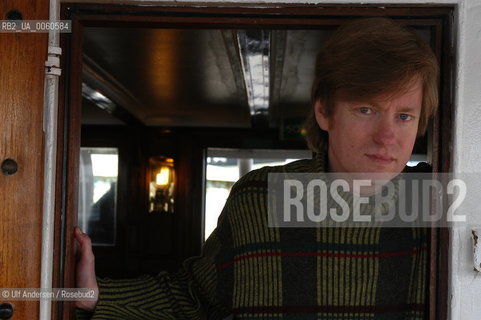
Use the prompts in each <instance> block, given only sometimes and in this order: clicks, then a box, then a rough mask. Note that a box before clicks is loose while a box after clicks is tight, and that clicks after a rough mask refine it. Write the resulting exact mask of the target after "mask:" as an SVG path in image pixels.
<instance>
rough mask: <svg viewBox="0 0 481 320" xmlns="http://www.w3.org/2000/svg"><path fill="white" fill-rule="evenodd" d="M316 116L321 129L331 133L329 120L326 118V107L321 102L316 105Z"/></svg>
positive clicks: (318, 101)
mask: <svg viewBox="0 0 481 320" xmlns="http://www.w3.org/2000/svg"><path fill="white" fill-rule="evenodd" d="M314 114H315V116H316V121H317V124H318V125H319V127H320V128H321V129H322V130H324V131H329V118H328V117H327V116H326V112H325V109H324V105H323V104H322V103H321V101H320V100H317V101H316V103H315V104H314Z"/></svg>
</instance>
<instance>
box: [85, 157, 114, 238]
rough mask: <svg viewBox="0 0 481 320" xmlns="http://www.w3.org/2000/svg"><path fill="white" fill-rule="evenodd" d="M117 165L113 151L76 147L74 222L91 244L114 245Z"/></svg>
mask: <svg viewBox="0 0 481 320" xmlns="http://www.w3.org/2000/svg"><path fill="white" fill-rule="evenodd" d="M118 163H119V152H118V149H117V148H80V166H79V172H80V174H79V214H78V219H79V221H78V223H79V226H80V227H81V228H82V230H83V232H85V233H87V234H88V235H89V236H90V238H91V239H92V244H93V245H97V246H113V245H115V234H116V232H115V220H116V203H117V201H116V200H117V178H118Z"/></svg>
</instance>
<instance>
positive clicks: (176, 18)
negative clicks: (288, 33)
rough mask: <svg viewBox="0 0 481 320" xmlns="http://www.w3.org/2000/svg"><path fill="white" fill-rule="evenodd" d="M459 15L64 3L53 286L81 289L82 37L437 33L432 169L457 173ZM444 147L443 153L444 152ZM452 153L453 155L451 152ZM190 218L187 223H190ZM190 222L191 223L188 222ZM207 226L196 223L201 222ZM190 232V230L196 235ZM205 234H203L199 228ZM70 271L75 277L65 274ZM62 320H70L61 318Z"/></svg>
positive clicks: (432, 282) (444, 257)
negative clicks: (95, 33) (353, 25)
mask: <svg viewBox="0 0 481 320" xmlns="http://www.w3.org/2000/svg"><path fill="white" fill-rule="evenodd" d="M454 11H455V7H454V6H448V5H429V6H426V5H414V4H413V5H399V4H392V5H387V4H385V5H383V7H379V6H375V5H362V6H361V5H340V4H336V5H333V4H331V5H329V4H322V5H307V4H306V5H303V4H262V5H256V7H255V8H253V7H252V5H249V4H225V3H223V4H222V6H220V4H218V5H217V6H216V5H215V4H205V3H199V4H195V3H189V4H169V5H158V6H152V7H150V6H148V7H146V6H136V5H119V4H115V5H114V4H71V3H63V4H62V8H61V19H65V20H71V21H72V33H71V34H62V37H61V46H62V49H63V52H64V55H63V57H62V65H63V66H64V70H65V72H64V73H63V76H62V78H61V83H60V99H59V129H58V137H59V139H58V141H59V143H58V158H57V168H58V169H57V197H56V199H57V204H56V208H57V210H56V220H55V221H56V223H57V225H56V228H55V230H56V232H55V250H56V252H58V253H59V254H58V255H56V256H55V261H54V284H56V285H57V287H73V286H74V272H73V270H74V267H75V256H74V245H75V244H74V241H73V235H72V231H73V226H75V225H76V214H75V213H76V212H77V185H78V166H79V163H78V162H79V161H78V158H79V148H80V115H81V72H82V40H83V39H82V29H83V28H84V27H88V26H99V27H100V26H102V27H127V26H130V27H159V28H160V27H164V28H181V29H182V28H187V29H188V28H258V27H265V28H279V29H289V28H306V29H307V28H318V27H321V26H323V27H334V26H336V25H338V24H339V23H340V21H342V20H344V19H350V18H355V17H363V16H390V17H393V18H396V19H400V20H404V21H405V22H406V23H409V24H410V25H416V24H419V25H429V26H431V27H432V28H433V34H434V38H435V39H433V41H434V44H435V45H434V46H433V49H434V51H435V53H436V55H437V56H438V58H439V59H440V67H441V78H440V107H439V109H438V112H437V114H436V115H435V117H434V121H433V132H432V136H431V137H430V143H431V151H432V155H431V156H432V165H433V169H434V170H436V171H438V172H450V171H452V170H451V168H452V166H451V152H450V150H451V145H452V121H451V119H452V114H453V109H454V105H453V96H452V92H453V90H451V89H452V88H453V86H454V83H453V79H454V78H453V76H452V75H453V74H454V72H455V70H454V63H453V60H454V52H453V50H454V49H453V48H452V47H451V43H452V37H453V33H454V32H453V16H454V14H453V13H454ZM443 146H444V147H443ZM445 146H448V147H445ZM187 218H188V217H187ZM187 220H188V219H187ZM201 220H202V219H196V218H195V217H194V219H193V220H192V221H194V224H196V223H198V222H196V221H201ZM195 227H196V225H191V226H189V228H195ZM199 227H200V226H199ZM430 237H431V238H430V265H429V269H430V276H429V293H428V294H429V306H428V307H429V311H428V315H429V316H428V318H429V319H430V320H435V319H438V320H443V319H447V303H448V299H447V297H448V283H447V279H448V248H449V238H448V237H449V230H448V229H446V228H443V229H432V232H431V236H430ZM66 270H69V271H71V272H66ZM53 314H54V315H55V316H56V318H58V319H61V318H65V319H69V318H71V317H72V315H73V312H72V305H69V306H68V307H64V304H63V303H61V302H60V303H57V307H56V308H54V309H53ZM62 316H63V317H62Z"/></svg>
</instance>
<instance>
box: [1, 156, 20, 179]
mask: <svg viewBox="0 0 481 320" xmlns="http://www.w3.org/2000/svg"><path fill="white" fill-rule="evenodd" d="M17 170H18V164H17V162H16V161H15V160H13V159H5V160H3V162H2V172H3V174H4V175H6V176H11V175H12V174H15V173H16V172H17Z"/></svg>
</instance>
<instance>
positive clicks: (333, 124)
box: [315, 81, 422, 173]
mask: <svg viewBox="0 0 481 320" xmlns="http://www.w3.org/2000/svg"><path fill="white" fill-rule="evenodd" d="M421 106H422V86H421V83H420V82H419V81H418V82H415V83H414V84H413V85H412V86H410V88H409V89H408V90H407V91H405V92H403V93H400V94H383V95H380V96H378V97H375V98H374V99H373V100H372V101H343V100H342V97H341V99H338V101H336V103H335V106H334V110H333V112H332V114H331V115H330V116H329V117H326V116H325V115H324V113H323V106H322V105H321V103H320V102H317V103H316V106H315V113H316V119H317V122H318V124H319V126H320V127H321V128H322V129H323V130H325V131H327V132H328V133H329V147H328V158H329V168H330V171H331V172H379V173H388V172H392V173H399V172H401V171H402V170H403V168H404V166H405V165H406V163H407V161H408V160H409V158H410V156H411V152H412V149H413V146H414V142H415V140H416V135H417V131H418V123H419V117H420V113H421Z"/></svg>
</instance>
